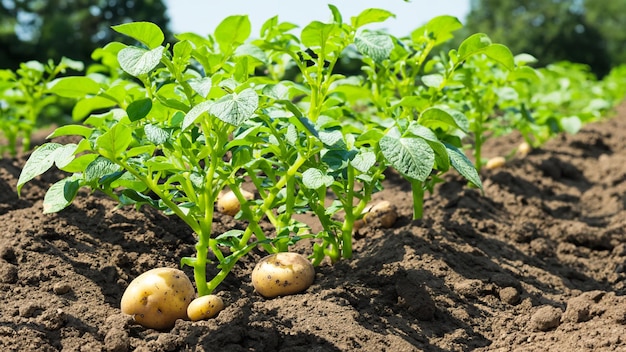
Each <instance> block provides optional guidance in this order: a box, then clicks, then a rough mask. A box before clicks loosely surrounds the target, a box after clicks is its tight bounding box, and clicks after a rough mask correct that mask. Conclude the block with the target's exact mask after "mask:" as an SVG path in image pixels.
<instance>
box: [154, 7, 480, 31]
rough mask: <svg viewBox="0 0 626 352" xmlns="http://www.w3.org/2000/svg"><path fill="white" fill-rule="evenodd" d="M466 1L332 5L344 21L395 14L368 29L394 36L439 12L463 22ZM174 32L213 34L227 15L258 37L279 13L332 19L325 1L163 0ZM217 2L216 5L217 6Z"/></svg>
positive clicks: (302, 21)
mask: <svg viewBox="0 0 626 352" xmlns="http://www.w3.org/2000/svg"><path fill="white" fill-rule="evenodd" d="M469 2H470V1H469V0H411V2H405V1H403V0H388V1H381V0H378V1H376V0H343V1H341V0H336V1H335V2H334V3H333V5H335V6H337V8H338V9H339V10H340V11H341V14H342V17H343V19H344V21H349V19H350V17H352V16H356V15H358V14H359V13H361V11H363V10H365V9H367V8H381V9H385V10H387V11H390V12H392V13H394V14H395V15H396V17H395V18H390V19H388V20H387V21H385V22H384V23H382V24H379V25H369V26H368V27H367V28H368V29H385V30H387V31H388V32H389V33H390V34H393V35H395V36H399V37H401V36H405V35H408V34H410V33H411V31H412V30H414V29H416V28H418V27H420V26H421V25H423V24H424V23H426V22H428V21H429V20H430V19H431V18H433V17H436V16H439V15H452V16H455V17H457V18H458V19H459V20H461V21H462V22H463V21H464V20H465V16H466V15H467V13H468V12H469V7H470V4H469ZM165 4H166V5H167V8H168V15H169V16H170V24H171V29H172V31H173V32H174V33H183V32H193V33H196V34H199V35H206V34H209V33H213V30H214V29H215V27H216V26H217V25H218V24H219V23H220V22H221V21H222V20H223V19H224V18H226V17H228V16H230V15H248V16H249V18H250V21H251V22H252V37H257V36H258V34H259V31H260V29H261V26H262V25H263V23H264V22H265V21H266V20H267V19H269V18H271V17H273V16H276V15H278V19H279V21H280V22H292V23H295V24H297V25H299V26H300V28H302V27H304V26H306V25H307V24H308V23H310V22H311V21H315V20H318V21H323V22H327V21H328V20H329V19H330V18H331V12H330V10H329V9H328V5H327V4H328V2H326V1H318V0H309V1H297V0H291V1H288V0H282V1H281V0H221V1H211V0H165ZM216 4H217V5H216Z"/></svg>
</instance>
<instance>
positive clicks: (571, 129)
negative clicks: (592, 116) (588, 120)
mask: <svg viewBox="0 0 626 352" xmlns="http://www.w3.org/2000/svg"><path fill="white" fill-rule="evenodd" d="M559 125H560V126H561V129H562V130H563V131H565V132H567V133H569V134H576V133H578V131H580V129H581V128H582V127H583V123H582V122H581V121H580V118H579V117H578V116H566V117H562V118H561V119H560V120H559Z"/></svg>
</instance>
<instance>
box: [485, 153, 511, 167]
mask: <svg viewBox="0 0 626 352" xmlns="http://www.w3.org/2000/svg"><path fill="white" fill-rule="evenodd" d="M504 164H506V159H505V158H504V157H503V156H496V157H493V158H491V159H489V160H487V164H485V168H486V169H487V170H493V169H497V168H500V167H503V166H504Z"/></svg>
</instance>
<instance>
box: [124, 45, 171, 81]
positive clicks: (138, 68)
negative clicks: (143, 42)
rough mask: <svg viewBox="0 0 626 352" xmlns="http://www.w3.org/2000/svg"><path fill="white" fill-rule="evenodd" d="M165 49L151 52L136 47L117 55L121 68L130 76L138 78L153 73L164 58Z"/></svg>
mask: <svg viewBox="0 0 626 352" xmlns="http://www.w3.org/2000/svg"><path fill="white" fill-rule="evenodd" d="M164 50H165V48H164V47H162V46H159V47H157V48H155V49H152V50H150V51H148V50H145V49H140V48H136V47H132V46H129V47H126V48H124V49H122V50H120V52H119V53H118V54H117V60H118V61H119V63H120V67H122V69H123V70H124V71H126V72H127V73H128V74H130V75H132V76H135V77H138V76H141V75H144V74H147V73H148V72H150V71H152V70H153V69H154V68H155V67H157V65H158V64H159V62H161V57H163V51H164Z"/></svg>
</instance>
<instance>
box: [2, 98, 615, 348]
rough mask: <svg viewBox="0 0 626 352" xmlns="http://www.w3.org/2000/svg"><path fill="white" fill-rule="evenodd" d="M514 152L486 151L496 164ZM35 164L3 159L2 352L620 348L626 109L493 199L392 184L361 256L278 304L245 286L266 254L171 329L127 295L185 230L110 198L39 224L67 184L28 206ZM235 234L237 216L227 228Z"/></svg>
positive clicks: (455, 186) (449, 188) (458, 186)
mask: <svg viewBox="0 0 626 352" xmlns="http://www.w3.org/2000/svg"><path fill="white" fill-rule="evenodd" d="M519 142H520V139H519V137H516V136H514V135H513V136H508V137H505V138H500V139H497V140H492V141H490V143H488V146H487V148H486V149H485V156H495V155H503V154H506V153H507V152H509V151H510V150H512V148H514V146H515V145H516V144H517V143H519ZM24 160H25V158H23V157H21V158H13V159H11V158H4V159H2V160H0V224H1V225H2V226H1V229H2V231H1V232H0V307H1V308H0V350H2V351H57V350H65V351H101V350H102V351H132V350H136V351H376V352H379V351H469V350H475V351H615V350H624V351H626V341H625V340H626V337H625V336H626V298H625V297H624V294H625V293H626V287H625V283H626V280H625V279H626V105H622V106H621V107H620V108H619V109H618V112H617V116H615V117H613V118H611V119H608V120H605V121H603V122H600V123H595V124H591V125H588V126H586V127H585V128H584V129H583V130H582V131H581V132H580V133H579V134H577V135H575V136H571V135H563V136H560V137H557V138H555V139H554V140H552V141H550V142H549V143H547V144H546V145H544V146H543V147H542V148H541V149H538V150H534V151H532V152H531V154H529V155H528V156H526V157H525V158H515V159H513V160H511V161H509V162H508V163H507V164H506V165H505V166H504V167H503V168H499V169H495V170H485V171H483V173H482V177H483V182H484V194H482V193H481V192H480V191H479V190H477V189H473V188H468V187H466V185H465V182H463V181H462V180H461V179H460V178H459V177H457V176H455V175H453V174H451V175H449V176H447V178H446V179H447V182H446V183H444V184H442V185H440V186H439V187H438V188H437V189H436V192H435V193H434V194H432V195H429V196H428V198H427V200H426V202H425V212H424V214H425V216H424V219H423V220H420V221H412V220H411V204H412V203H411V193H410V190H409V188H408V184H406V183H405V182H403V181H402V180H401V178H400V177H398V176H397V175H395V174H393V173H389V175H388V179H387V180H386V181H385V186H386V188H385V190H384V191H383V192H380V193H377V194H376V195H375V199H376V200H382V199H384V200H389V201H391V202H392V203H393V204H395V205H396V206H397V208H398V211H399V214H400V217H399V219H398V221H397V222H396V224H395V225H394V227H393V228H390V229H380V228H365V229H362V230H361V231H360V233H358V234H357V235H356V238H355V244H354V250H355V253H354V257H353V259H351V260H344V261H341V262H339V263H337V264H335V265H334V266H331V265H329V264H323V265H322V266H320V267H318V268H317V269H316V270H317V276H316V281H315V283H314V284H313V286H312V287H310V288H309V289H308V290H307V291H306V292H304V293H302V294H297V295H293V296H287V297H279V298H275V299H271V300H267V299H264V298H262V297H261V296H259V295H258V294H256V293H255V292H254V290H253V288H252V285H251V283H250V277H249V275H250V272H251V270H252V267H253V266H254V262H255V260H257V259H259V258H260V257H261V256H262V255H263V253H261V252H260V251H257V252H254V253H252V254H251V255H250V256H249V257H248V258H245V259H244V260H243V261H242V262H240V263H239V264H238V266H237V267H236V268H235V270H234V272H233V273H232V275H231V276H230V277H229V278H228V279H227V280H226V281H225V282H224V283H223V284H222V285H221V286H220V287H219V289H218V292H217V293H218V295H220V296H221V297H222V298H223V299H224V301H225V303H226V308H225V309H224V310H223V311H222V312H221V313H220V314H219V315H218V316H217V317H216V318H214V319H211V320H207V321H201V322H189V321H183V320H179V321H178V322H177V323H176V325H175V326H174V328H173V329H171V330H170V331H156V330H151V329H145V328H143V327H141V326H138V325H136V324H133V322H132V320H131V319H130V318H129V317H127V316H124V315H123V314H122V313H121V312H120V309H119V302H120V298H121V296H122V293H123V290H124V288H125V287H126V286H127V285H128V283H129V282H130V281H131V280H132V279H133V278H134V277H136V276H137V275H139V274H140V273H142V272H144V271H146V270H148V269H151V268H154V267H158V266H168V267H176V266H177V265H178V262H179V260H180V258H181V257H183V256H190V255H192V254H193V252H194V248H193V245H194V237H193V235H192V234H191V233H190V231H189V230H188V228H186V227H185V225H184V224H183V223H182V222H181V221H178V220H177V219H175V218H168V217H166V216H164V215H161V214H160V213H158V212H156V211H154V210H152V209H149V208H144V209H141V210H140V211H136V210H134V209H132V208H128V209H127V208H124V209H116V208H115V204H114V203H113V202H112V201H110V200H109V199H107V198H105V197H103V196H100V195H98V194H93V195H89V194H86V193H81V195H80V196H79V199H78V200H77V201H76V202H75V204H74V205H72V206H71V207H70V208H68V209H66V210H64V211H62V212H60V213H58V214H53V215H44V214H42V212H41V209H42V199H43V195H44V193H45V190H46V189H47V187H48V186H49V185H50V183H51V182H53V181H55V180H56V179H58V178H59V177H60V176H61V174H60V173H58V172H51V173H48V174H46V175H45V176H44V177H42V178H38V179H36V180H34V181H32V182H30V183H29V184H27V186H25V187H24V189H23V190H22V198H18V197H17V195H16V193H15V186H16V183H17V179H18V176H19V173H20V168H21V166H22V165H23V163H24ZM237 226H239V227H241V226H243V225H242V224H238V223H236V222H235V221H234V220H233V219H232V218H230V217H226V216H225V217H223V218H218V220H217V223H216V226H215V231H216V232H221V231H224V230H226V229H230V228H232V227H237ZM295 249H296V250H297V251H300V252H302V253H307V251H309V250H310V249H309V247H308V246H306V245H304V244H301V245H299V246H297V247H296V248H295ZM185 270H186V272H187V273H189V274H191V272H190V271H189V268H185ZM211 270H213V269H211Z"/></svg>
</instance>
